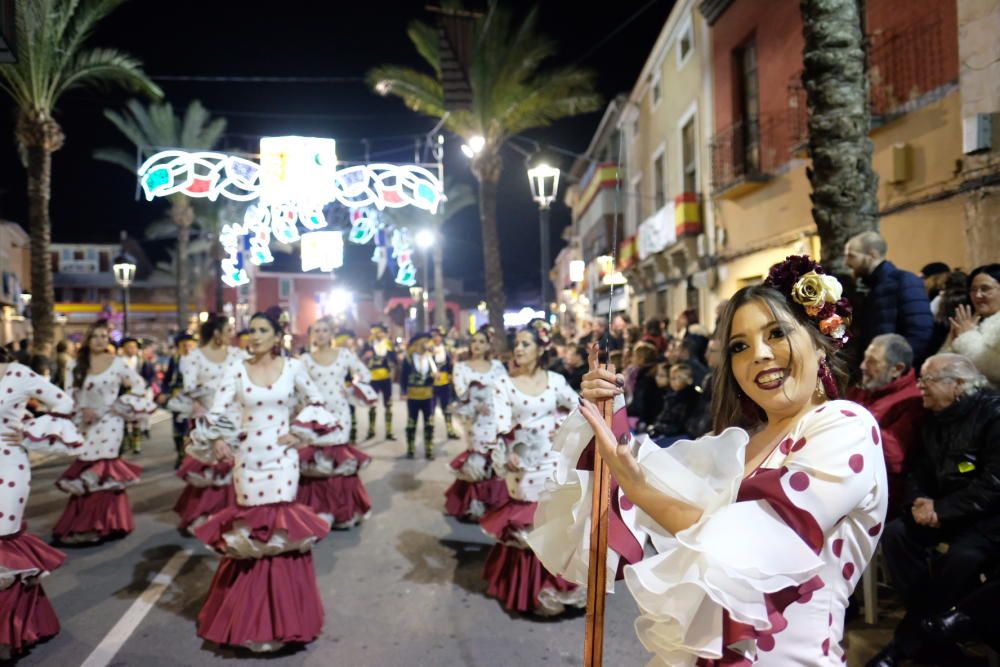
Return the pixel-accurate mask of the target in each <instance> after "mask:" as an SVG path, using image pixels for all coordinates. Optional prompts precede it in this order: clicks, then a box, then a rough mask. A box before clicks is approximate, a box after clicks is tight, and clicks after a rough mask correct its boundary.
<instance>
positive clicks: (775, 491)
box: [528, 256, 888, 667]
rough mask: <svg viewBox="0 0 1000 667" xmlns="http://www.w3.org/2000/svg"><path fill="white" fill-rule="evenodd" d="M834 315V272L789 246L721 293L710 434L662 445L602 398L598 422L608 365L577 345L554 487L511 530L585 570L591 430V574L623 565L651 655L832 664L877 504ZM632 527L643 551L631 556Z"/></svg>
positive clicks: (549, 557)
mask: <svg viewBox="0 0 1000 667" xmlns="http://www.w3.org/2000/svg"><path fill="white" fill-rule="evenodd" d="M850 312H851V311H850V304H849V303H848V302H847V301H846V300H844V299H842V298H841V286H840V284H839V283H838V282H837V281H836V279H834V278H833V277H831V276H827V275H824V274H823V269H822V268H821V267H820V266H819V265H818V264H816V263H815V262H813V261H812V260H811V259H809V258H808V257H805V256H794V257H789V258H788V259H786V260H785V261H784V262H782V263H781V264H777V265H775V266H774V267H772V268H771V271H770V273H769V275H768V278H767V280H765V282H764V284H763V285H756V286H750V287H745V288H743V289H741V290H740V291H738V292H737V293H736V294H735V295H734V296H733V297H732V299H731V300H730V301H729V304H728V306H727V307H726V309H725V312H724V313H723V315H722V318H721V319H720V322H719V327H718V330H717V331H718V333H717V335H718V336H719V337H720V338H719V340H720V342H721V343H722V344H723V347H724V349H725V350H726V353H725V355H724V359H723V363H722V367H721V368H719V369H718V370H717V371H716V372H717V375H716V376H715V377H716V378H717V380H716V383H715V384H714V385H713V389H714V395H713V406H712V407H713V413H714V415H713V416H714V434H712V435H706V436H703V437H702V438H699V439H697V440H695V441H688V440H683V441H680V442H678V443H676V444H674V445H672V446H671V447H669V448H667V449H660V448H659V447H657V446H656V445H655V444H654V443H652V442H651V441H649V440H648V439H647V438H645V437H644V436H638V437H637V438H632V437H631V435H630V434H629V433H628V430H627V421H625V420H622V419H619V418H618V416H617V411H616V418H615V419H614V420H613V422H614V423H615V428H614V429H612V428H609V427H608V426H607V425H606V423H605V421H604V419H603V418H602V416H601V411H600V409H599V408H598V406H597V405H595V403H594V401H606V400H609V399H614V400H615V402H616V403H617V405H616V408H620V412H621V413H624V409H623V408H624V406H623V401H622V399H620V398H619V397H620V396H621V394H622V390H621V389H620V388H619V387H620V386H621V385H620V384H616V380H621V378H622V376H621V375H618V376H616V375H614V374H613V373H611V372H609V371H608V370H604V369H599V368H597V363H596V361H597V360H596V351H595V352H593V353H592V354H591V370H590V372H589V373H588V374H587V375H586V376H585V377H584V382H583V397H584V399H586V400H584V401H583V404H582V407H581V408H580V409H579V412H578V413H575V414H573V415H571V416H570V417H569V418H568V419H567V420H566V422H565V423H564V424H563V427H562V429H561V430H560V432H559V434H558V435H557V436H556V440H557V449H558V450H559V451H558V455H559V456H560V457H562V461H561V465H560V475H559V477H558V478H557V483H558V486H557V487H555V490H553V491H552V492H551V493H546V494H545V495H544V496H543V498H542V500H541V505H540V508H539V512H538V513H539V517H540V518H539V521H538V524H537V528H536V530H535V532H533V533H532V534H531V535H529V537H528V541H529V543H530V544H531V546H532V547H533V548H534V549H535V551H536V553H537V554H538V556H539V558H541V559H542V562H544V563H545V564H546V566H547V567H550V568H553V569H554V570H555V571H557V572H560V573H562V574H563V575H564V576H566V577H567V578H569V579H572V580H574V581H580V580H582V578H583V577H586V575H587V558H588V552H587V549H586V548H585V547H584V541H585V539H586V538H587V537H588V536H589V531H590V527H589V522H590V503H591V494H592V491H591V489H592V485H591V475H590V474H588V473H587V472H586V470H587V468H588V467H589V466H587V465H580V466H579V469H578V462H579V461H580V457H581V455H585V454H587V453H588V452H587V451H586V450H588V449H589V447H590V445H588V444H587V443H588V442H593V441H596V446H597V447H598V449H599V451H600V453H601V456H603V457H604V460H605V461H607V463H608V466H609V468H610V470H611V474H612V476H613V479H614V480H615V482H616V483H617V485H618V486H617V487H616V486H615V485H613V486H612V496H611V498H612V501H611V506H610V508H609V513H608V515H609V517H610V521H611V522H612V523H611V524H609V526H608V535H609V543H610V547H611V550H609V553H608V570H609V572H614V571H616V570H617V569H618V566H619V565H624V564H625V562H626V561H627V562H631V563H632V564H631V565H627V566H625V567H624V577H625V582H626V584H627V586H628V588H629V591H630V592H631V593H632V595H633V597H634V598H635V600H636V603H637V604H638V607H639V611H640V617H639V619H638V620H637V621H636V632H637V633H638V635H639V639H640V641H641V642H642V643H643V645H644V646H645V647H646V648H648V649H649V650H650V651H652V652H653V653H654V654H655V657H654V658H653V660H651V661H650V663H649V664H650V665H682V664H683V665H690V664H694V663H695V661H696V660H697V661H698V662H697V664H699V665H736V664H741V665H749V664H751V663H752V664H754V665H762V666H764V667H767V666H771V665H773V666H776V667H777V666H782V667H783V666H785V665H819V666H830V667H832V666H833V665H840V664H842V662H843V661H844V660H845V659H846V658H845V656H844V650H843V648H842V647H841V644H840V641H841V639H842V637H843V633H844V611H845V609H846V607H847V602H848V598H849V596H850V595H851V592H852V591H853V590H854V587H855V586H856V585H857V583H858V580H859V579H860V578H861V574H862V572H864V570H865V567H866V566H867V565H868V562H869V560H870V559H871V557H872V554H873V553H874V552H875V546H876V543H877V542H878V538H879V536H880V534H881V532H882V526H883V521H884V520H885V513H886V507H887V501H888V487H887V483H886V472H885V462H884V458H883V456H882V452H881V451H880V447H881V444H882V441H881V434H880V432H879V428H878V424H877V423H876V422H875V420H874V419H873V418H872V416H871V415H870V414H869V413H868V412H867V411H866V410H865V409H864V408H863V407H861V406H859V405H857V404H855V403H851V402H849V401H843V400H838V398H837V397H838V396H839V395H840V391H841V389H842V386H843V385H842V382H843V380H844V379H846V374H845V373H844V372H843V366H842V362H841V360H840V359H838V352H839V350H840V348H841V346H842V345H843V344H844V343H845V342H846V339H847V333H846V332H847V326H848V324H849V320H850ZM622 425H624V426H625V428H622V427H621V426H622ZM638 510H642V512H641V513H640V512H639V511H638ZM574 512H579V513H574ZM616 534H617V535H618V538H617V539H616V538H614V537H613V536H614V535H616ZM647 539H649V540H651V541H652V543H653V545H654V546H655V547H656V550H657V552H658V553H657V554H656V555H655V556H651V557H648V558H643V545H644V543H645V541H646V540H647ZM609 584H610V582H609Z"/></svg>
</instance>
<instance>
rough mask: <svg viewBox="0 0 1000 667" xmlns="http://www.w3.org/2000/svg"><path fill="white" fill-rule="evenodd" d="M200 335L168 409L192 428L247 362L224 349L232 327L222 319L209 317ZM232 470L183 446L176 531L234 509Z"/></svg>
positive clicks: (241, 353) (231, 349)
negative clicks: (235, 372) (223, 385)
mask: <svg viewBox="0 0 1000 667" xmlns="http://www.w3.org/2000/svg"><path fill="white" fill-rule="evenodd" d="M199 334H200V336H199V337H200V339H201V346H200V347H198V348H197V349H196V350H195V351H194V352H191V353H190V354H188V355H186V356H184V357H183V358H182V359H181V361H180V373H181V378H182V381H183V387H182V390H181V392H180V393H178V395H177V396H175V397H173V398H171V399H170V401H169V402H168V403H167V408H168V409H169V410H171V411H172V412H173V413H174V414H176V415H178V416H181V417H186V418H188V419H190V420H191V421H192V422H194V421H197V420H198V419H199V418H201V417H203V416H205V414H206V413H207V412H208V409H209V408H211V407H212V400H213V398H214V397H215V392H217V391H218V390H219V385H220V384H221V383H222V382H223V381H224V380H225V379H226V378H227V377H229V376H230V375H232V373H233V370H234V369H236V368H238V365H239V364H240V363H242V362H243V360H244V359H246V357H247V354H246V352H244V351H243V350H240V349H239V348H236V347H233V346H231V345H230V344H229V341H230V340H232V338H233V325H232V324H231V322H230V320H229V318H228V317H226V316H224V315H214V314H213V315H210V316H209V317H208V319H207V320H205V322H204V323H203V324H202V325H201V331H200V332H199ZM232 468H233V467H232V464H231V463H230V462H229V461H219V460H217V459H216V457H215V454H214V452H212V450H211V448H209V447H207V446H204V444H203V445H202V446H201V447H198V446H196V445H195V444H194V443H189V444H188V446H187V449H186V455H185V457H184V461H183V463H182V464H181V466H180V469H179V470H178V471H177V476H178V477H180V478H181V479H183V480H184V482H185V484H186V486H185V487H184V491H182V492H181V495H180V497H179V498H178V499H177V502H176V504H174V512H176V513H177V514H178V515H179V516H180V524H179V527H180V529H181V530H185V531H186V530H190V529H192V528H197V527H198V526H199V525H201V524H202V523H204V522H205V521H206V520H207V519H208V517H210V516H211V515H213V514H215V513H216V512H218V511H220V510H223V509H225V508H227V507H231V506H232V505H234V504H235V502H236V497H235V494H234V491H233V474H232Z"/></svg>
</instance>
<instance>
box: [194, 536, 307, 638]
mask: <svg viewBox="0 0 1000 667" xmlns="http://www.w3.org/2000/svg"><path fill="white" fill-rule="evenodd" d="M322 629H323V601H322V600H321V599H320V595H319V588H318V587H317V585H316V573H315V570H314V569H313V560H312V554H310V553H305V554H281V555H276V556H273V557H271V558H262V559H258V560H237V559H234V558H223V559H222V562H221V563H219V569H218V570H216V572H215V576H214V577H213V578H212V585H211V588H209V591H208V596H207V597H206V599H205V604H204V605H202V608H201V611H200V612H199V613H198V636H199V637H201V638H202V639H206V640H208V641H210V642H215V643H216V644H223V645H229V646H241V647H243V648H248V649H250V650H253V651H273V650H276V649H278V648H280V647H281V646H282V645H283V644H287V643H303V644H304V643H307V642H311V641H313V640H314V639H316V637H318V636H319V633H320V631H321V630H322Z"/></svg>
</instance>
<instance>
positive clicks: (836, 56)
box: [800, 0, 878, 284]
mask: <svg viewBox="0 0 1000 667" xmlns="http://www.w3.org/2000/svg"><path fill="white" fill-rule="evenodd" d="M800 10H801V13H802V31H803V35H804V37H805V49H804V51H803V54H802V57H803V61H804V64H805V69H804V70H803V73H802V83H803V85H804V86H805V89H806V102H807V105H808V108H809V157H810V159H811V161H812V166H811V167H810V168H809V169H807V170H806V174H807V175H808V177H809V182H810V184H811V185H812V202H813V209H812V212H813V219H814V220H815V221H816V227H817V229H818V231H819V237H820V241H821V244H822V262H823V266H824V267H826V268H827V270H828V271H829V272H830V273H832V274H834V275H837V276H845V277H847V276H850V271H848V270H847V268H846V266H845V265H844V245H845V244H846V243H847V240H848V239H850V238H851V237H852V236H854V235H855V234H859V233H861V232H864V231H869V230H872V231H875V230H877V229H878V199H877V197H876V191H877V189H878V174H876V173H875V172H874V171H873V170H872V142H871V139H869V137H868V131H869V128H870V126H871V116H870V113H869V109H868V78H867V74H866V67H865V46H864V31H863V30H862V25H863V23H862V19H863V9H862V6H861V3H859V0H801V5H800ZM848 280H849V279H848ZM851 282H852V281H851ZM845 284H850V282H846V283H845Z"/></svg>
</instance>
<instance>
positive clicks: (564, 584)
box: [479, 319, 587, 616]
mask: <svg viewBox="0 0 1000 667" xmlns="http://www.w3.org/2000/svg"><path fill="white" fill-rule="evenodd" d="M549 332H550V328H549V324H548V323H547V322H546V321H545V320H542V319H535V320H532V321H531V322H529V323H528V324H527V325H526V326H525V327H524V328H523V329H521V330H520V331H518V332H517V336H516V338H515V345H514V363H515V364H516V366H517V372H515V373H514V374H512V375H511V376H509V377H508V376H506V375H500V376H499V377H498V378H497V380H496V382H495V383H494V385H493V405H492V410H493V415H494V422H493V423H494V424H495V430H496V431H495V434H494V435H495V437H496V438H497V440H498V441H500V442H502V443H503V446H502V447H499V448H498V449H496V450H494V460H495V465H496V466H497V467H498V468H500V469H503V470H504V471H505V475H506V482H507V492H508V493H509V494H510V499H509V500H508V501H507V502H506V503H504V504H503V505H501V506H499V507H497V508H495V509H493V510H491V511H489V512H487V513H486V514H485V515H484V516H483V518H482V519H481V520H480V522H479V525H480V526H481V527H482V529H483V531H485V532H486V533H487V534H488V535H490V536H492V537H494V538H495V539H496V540H497V544H496V545H494V546H493V548H492V549H491V550H490V553H489V555H488V556H487V557H486V567H485V570H484V573H483V576H484V577H485V579H486V582H487V590H486V594H487V595H489V596H491V597H495V598H497V599H498V600H499V601H500V603H501V604H502V605H503V606H504V608H505V609H507V610H509V611H517V612H521V613H533V614H537V615H539V616H553V615H556V614H560V613H562V612H563V611H564V610H565V609H566V607H584V606H586V604H587V591H586V589H585V588H584V587H582V586H580V587H578V586H576V585H575V584H572V583H570V582H568V581H566V580H564V579H562V578H561V577H558V576H556V575H554V574H552V573H551V572H549V571H547V570H546V569H545V568H544V567H543V566H542V563H541V562H540V561H539V560H538V558H537V557H536V556H535V554H534V553H533V552H532V550H531V548H530V547H529V546H528V543H527V541H526V536H527V533H528V531H530V530H531V528H532V526H533V525H534V516H535V508H536V507H537V505H538V502H537V501H538V496H539V493H541V491H542V490H543V489H544V488H545V485H546V483H547V482H548V480H550V479H551V478H552V477H553V476H554V474H555V470H556V455H555V454H554V453H553V452H552V451H551V450H552V436H553V434H554V432H555V430H556V427H557V426H558V425H559V422H560V421H561V420H562V418H561V416H560V414H566V413H568V412H569V411H570V410H572V409H574V408H576V407H577V405H578V403H579V397H578V396H577V394H576V392H575V391H573V390H572V389H571V388H570V386H569V385H568V384H567V383H566V379H565V378H564V377H563V376H562V375H559V374H558V373H555V372H553V371H549V370H546V368H548V359H547V356H548V355H547V350H548V348H549V346H550V343H551V341H550V339H549Z"/></svg>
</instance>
